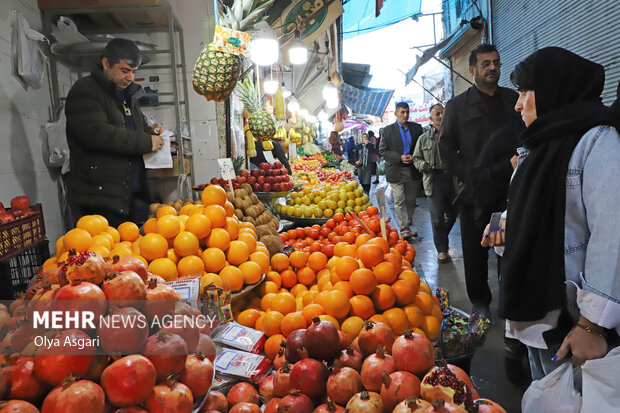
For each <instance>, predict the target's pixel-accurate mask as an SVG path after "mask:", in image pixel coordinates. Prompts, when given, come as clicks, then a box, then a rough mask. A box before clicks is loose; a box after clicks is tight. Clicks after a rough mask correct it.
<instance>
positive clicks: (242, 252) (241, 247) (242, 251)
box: [226, 241, 250, 265]
mask: <svg viewBox="0 0 620 413" xmlns="http://www.w3.org/2000/svg"><path fill="white" fill-rule="evenodd" d="M249 256H250V251H249V250H248V246H247V245H245V242H242V241H230V245H229V247H228V251H226V259H227V260H228V262H229V263H231V264H232V265H239V264H241V263H242V262H246V261H247V260H248V257H249Z"/></svg>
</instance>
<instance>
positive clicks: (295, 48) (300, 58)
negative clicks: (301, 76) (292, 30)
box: [288, 37, 308, 65]
mask: <svg viewBox="0 0 620 413" xmlns="http://www.w3.org/2000/svg"><path fill="white" fill-rule="evenodd" d="M288 58H289V60H290V61H291V63H292V64H294V65H303V64H305V63H306V62H307V61H308V49H306V45H305V44H304V42H303V41H302V40H301V39H300V38H299V37H296V38H295V39H293V41H292V42H291V44H290V46H289V47H288Z"/></svg>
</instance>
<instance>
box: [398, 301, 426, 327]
mask: <svg viewBox="0 0 620 413" xmlns="http://www.w3.org/2000/svg"><path fill="white" fill-rule="evenodd" d="M403 310H405V314H406V315H407V319H408V320H409V325H410V326H411V327H412V328H416V327H420V326H421V325H422V320H423V319H424V314H422V311H420V309H419V308H418V307H416V306H415V305H414V304H409V305H406V306H405V307H403Z"/></svg>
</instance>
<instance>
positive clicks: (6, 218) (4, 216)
mask: <svg viewBox="0 0 620 413" xmlns="http://www.w3.org/2000/svg"><path fill="white" fill-rule="evenodd" d="M13 221H15V217H14V216H13V215H11V214H9V213H8V212H6V211H2V212H0V223H2V224H8V223H9V222H13Z"/></svg>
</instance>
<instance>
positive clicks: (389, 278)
mask: <svg viewBox="0 0 620 413" xmlns="http://www.w3.org/2000/svg"><path fill="white" fill-rule="evenodd" d="M372 272H373V274H375V277H376V278H377V282H378V283H380V284H392V283H393V282H394V280H395V279H396V277H397V276H398V273H397V272H396V267H395V266H394V264H392V263H391V262H388V261H384V262H380V263H379V264H377V265H375V266H374V268H373V269H372Z"/></svg>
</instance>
